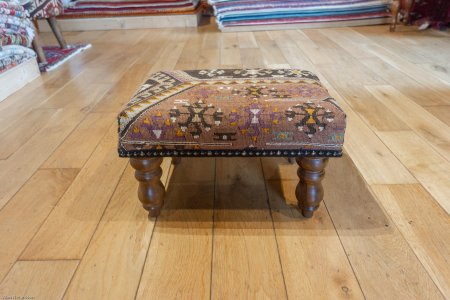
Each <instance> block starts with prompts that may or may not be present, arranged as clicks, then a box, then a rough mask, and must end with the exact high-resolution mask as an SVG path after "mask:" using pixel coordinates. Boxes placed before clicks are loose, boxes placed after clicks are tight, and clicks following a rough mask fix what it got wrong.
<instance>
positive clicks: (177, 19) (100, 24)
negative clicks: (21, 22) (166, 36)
mask: <svg viewBox="0 0 450 300" xmlns="http://www.w3.org/2000/svg"><path fill="white" fill-rule="evenodd" d="M200 17H201V13H200V12H196V13H195V14H179V15H156V16H139V17H132V16H131V17H106V18H77V19H75V18H74V19H58V24H59V25H60V26H61V29H62V30H63V31H89V30H114V29H145V28H173V27H183V28H184V27H197V26H198V24H199V21H200ZM38 24H39V30H40V31H42V32H50V31H51V29H50V26H48V23H47V22H46V21H45V20H38Z"/></svg>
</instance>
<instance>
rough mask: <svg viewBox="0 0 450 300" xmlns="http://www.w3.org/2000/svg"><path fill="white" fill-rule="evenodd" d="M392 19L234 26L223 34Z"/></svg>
mask: <svg viewBox="0 0 450 300" xmlns="http://www.w3.org/2000/svg"><path fill="white" fill-rule="evenodd" d="M390 21H391V18H390V17H386V18H379V19H366V20H350V21H333V22H318V23H297V24H272V25H252V26H233V27H224V28H222V29H221V30H222V32H240V31H262V30H264V31H266V30H289V29H307V28H331V27H350V26H366V25H382V24H389V23H390Z"/></svg>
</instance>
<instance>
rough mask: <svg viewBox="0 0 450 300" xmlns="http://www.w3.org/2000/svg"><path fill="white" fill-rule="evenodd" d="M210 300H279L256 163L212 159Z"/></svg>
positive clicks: (277, 268)
mask: <svg viewBox="0 0 450 300" xmlns="http://www.w3.org/2000/svg"><path fill="white" fill-rule="evenodd" d="M216 160H217V166H216V181H215V182H216V184H215V185H216V188H215V197H216V199H215V205H214V245H213V249H214V250H213V262H212V284H211V297H212V298H214V299H219V298H220V299H284V298H286V296H287V295H286V290H285V285H284V281H283V277H282V275H281V274H282V269H281V265H280V261H279V256H278V249H277V244H276V240H275V237H274V234H273V230H274V228H273V221H272V218H271V215H270V211H269V207H268V203H267V194H266V191H265V187H264V185H265V183H264V177H263V174H262V167H261V162H260V159H259V158H232V159H229V158H228V159H225V158H217V159H216Z"/></svg>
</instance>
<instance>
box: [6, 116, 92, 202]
mask: <svg viewBox="0 0 450 300" xmlns="http://www.w3.org/2000/svg"><path fill="white" fill-rule="evenodd" d="M84 115H85V113H84V112H82V111H80V110H77V109H64V108H62V109H59V110H58V111H56V112H55V113H54V114H53V115H52V116H51V117H50V120H49V121H48V123H47V124H46V125H45V126H44V127H42V129H41V130H39V131H38V132H37V133H36V134H34V135H33V136H32V137H31V138H30V139H29V140H28V141H27V142H26V143H25V144H23V145H22V146H21V147H20V148H19V149H18V150H17V151H16V152H14V154H12V155H11V156H10V157H9V158H8V159H7V160H5V161H3V162H4V163H3V164H2V168H1V169H0V182H1V183H2V184H1V185H0V209H1V208H2V207H3V206H4V205H5V204H6V203H8V201H9V200H10V199H11V197H12V196H14V194H15V193H16V192H17V191H18V190H19V189H20V187H21V186H22V185H23V184H24V183H25V182H26V181H27V180H28V179H29V178H30V177H31V176H32V175H33V174H34V172H36V170H37V169H38V168H39V167H40V166H41V165H42V163H43V162H44V161H45V160H47V158H48V157H49V156H50V155H51V153H52V152H53V151H54V150H55V149H56V148H57V147H58V146H59V144H60V143H61V142H62V140H64V138H66V137H67V136H68V135H69V134H70V132H71V131H72V130H73V128H75V127H76V125H77V124H78V123H79V122H81V120H82V119H83V118H84ZM31 149H32V152H31ZM30 154H32V155H30ZM11 174H14V176H11Z"/></svg>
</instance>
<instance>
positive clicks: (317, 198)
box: [295, 157, 328, 218]
mask: <svg viewBox="0 0 450 300" xmlns="http://www.w3.org/2000/svg"><path fill="white" fill-rule="evenodd" d="M296 161H297V164H298V166H299V167H298V171H297V174H298V177H299V178H300V182H299V183H298V185H297V188H296V190H295V196H296V197H297V200H298V206H299V208H300V209H301V210H302V214H303V216H304V217H305V218H311V217H312V216H313V214H314V211H315V210H316V209H317V208H319V204H320V202H321V201H322V199H323V187H322V183H321V182H322V179H323V177H324V176H325V167H326V165H327V163H328V158H325V157H324V158H309V157H298V158H296Z"/></svg>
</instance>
